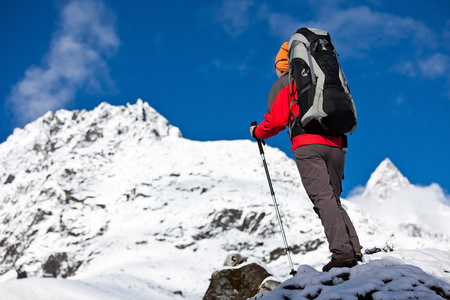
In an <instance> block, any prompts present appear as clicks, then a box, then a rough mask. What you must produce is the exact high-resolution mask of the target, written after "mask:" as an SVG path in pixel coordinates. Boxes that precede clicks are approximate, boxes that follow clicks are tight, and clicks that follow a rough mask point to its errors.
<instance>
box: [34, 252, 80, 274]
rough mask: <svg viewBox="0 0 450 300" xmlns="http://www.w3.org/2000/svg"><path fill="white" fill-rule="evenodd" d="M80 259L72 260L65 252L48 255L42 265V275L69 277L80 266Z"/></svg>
mask: <svg viewBox="0 0 450 300" xmlns="http://www.w3.org/2000/svg"><path fill="white" fill-rule="evenodd" d="M81 264H82V262H81V261H72V260H71V259H70V258H69V256H68V255H67V253H66V252H61V253H55V254H52V255H50V257H49V258H48V259H47V261H46V262H45V263H44V264H43V265H42V270H43V271H44V277H54V278H56V277H59V276H61V277H63V278H66V277H69V276H72V275H74V274H75V272H76V270H77V269H78V268H79V267H80V266H81Z"/></svg>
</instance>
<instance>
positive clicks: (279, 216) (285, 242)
mask: <svg viewBox="0 0 450 300" xmlns="http://www.w3.org/2000/svg"><path fill="white" fill-rule="evenodd" d="M257 124H258V123H256V121H254V122H252V124H251V125H252V126H256V125H257ZM255 140H256V141H257V142H258V147H259V153H260V154H261V159H262V161H263V165H264V169H265V170H266V176H267V181H268V182H269V189H270V194H271V195H272V200H273V205H274V206H275V212H276V214H277V219H278V225H280V229H281V235H282V236H283V242H284V247H285V249H286V254H287V257H288V260H289V265H290V266H291V272H290V273H289V275H292V276H295V274H297V272H296V271H295V270H294V265H293V264H292V259H291V252H290V251H289V246H288V242H287V239H286V234H285V233H284V228H283V222H282V221H281V215H280V210H279V209H278V203H277V199H276V197H275V192H274V191H273V186H272V180H271V179H270V174H269V168H268V167H267V163H266V158H265V156H264V150H263V146H262V141H261V140H260V139H258V138H256V137H255Z"/></svg>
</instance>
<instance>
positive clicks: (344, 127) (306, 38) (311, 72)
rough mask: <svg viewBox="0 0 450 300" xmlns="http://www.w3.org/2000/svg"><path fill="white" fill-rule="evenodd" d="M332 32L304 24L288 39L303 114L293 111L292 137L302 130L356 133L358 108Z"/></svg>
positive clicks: (292, 71) (300, 108) (290, 68)
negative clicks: (331, 36)
mask: <svg viewBox="0 0 450 300" xmlns="http://www.w3.org/2000/svg"><path fill="white" fill-rule="evenodd" d="M337 56H338V54H337V52H336V50H335V48H334V45H333V43H332V42H331V38H330V34H329V33H328V32H326V31H324V30H320V29H314V28H307V27H303V28H300V29H299V30H297V32H296V33H295V34H294V35H293V36H292V38H291V40H290V41H289V52H288V58H289V72H290V74H291V76H293V77H294V80H295V84H296V88H297V104H298V106H299V110H300V115H299V116H296V115H294V114H291V115H292V118H293V120H294V121H292V122H291V124H290V125H289V127H290V136H291V138H292V137H293V136H295V135H298V134H302V133H315V134H324V135H331V136H339V135H343V134H345V133H348V132H351V133H353V131H354V129H355V127H356V108H355V104H354V102H353V98H352V96H351V94H350V89H349V87H348V83H347V79H346V78H345V76H344V72H343V71H342V69H341V65H340V63H339V60H338V58H337Z"/></svg>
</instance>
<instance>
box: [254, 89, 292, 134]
mask: <svg viewBox="0 0 450 300" xmlns="http://www.w3.org/2000/svg"><path fill="white" fill-rule="evenodd" d="M288 121H289V86H285V87H284V88H283V89H282V90H281V91H280V92H279V93H278V94H277V96H276V97H275V100H274V102H273V105H272V107H271V109H270V111H269V112H268V113H266V114H265V115H264V121H262V122H261V124H259V125H258V127H256V130H255V136H256V137H257V138H258V139H261V140H265V139H268V138H270V137H272V136H274V135H277V134H278V133H279V132H280V131H283V130H284V129H286V125H287V124H288Z"/></svg>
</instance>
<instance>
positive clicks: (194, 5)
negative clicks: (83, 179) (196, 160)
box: [0, 0, 450, 196]
mask: <svg viewBox="0 0 450 300" xmlns="http://www.w3.org/2000/svg"><path fill="white" fill-rule="evenodd" d="M317 3H318V2H317V1H313V0H310V1H307V0H305V1H301V0H297V1H292V0H285V1H257V0H241V1H240V0H220V1H138V0H136V1H121V0H104V1H94V0H89V1H81V0H72V1H70V0H67V1H62V0H55V1H50V0H48V1H33V0H10V1H0V47H1V48H0V53H1V55H0V70H1V72H0V101H1V102H2V103H1V105H2V108H1V113H0V120H1V121H0V122H1V126H0V142H3V141H5V140H6V138H7V137H8V136H9V135H10V134H12V132H13V130H14V128H16V127H20V128H21V127H23V126H24V125H25V124H27V123H29V122H30V121H33V120H35V119H36V118H37V117H39V116H41V115H43V114H44V113H46V112H47V111H49V110H51V111H56V110H58V109H61V108H64V109H68V110H74V109H78V110H81V109H87V110H90V109H93V108H94V107H96V106H97V105H98V104H99V103H101V102H103V101H106V102H108V103H110V104H113V105H125V104H126V103H127V102H128V103H135V102H136V100H137V99H138V98H142V99H143V100H144V101H146V102H148V103H149V104H150V105H151V106H152V107H154V108H155V109H156V110H157V111H159V112H160V113H161V114H162V115H163V116H165V117H166V118H167V119H168V120H169V122H170V123H171V124H173V125H175V126H178V127H179V128H180V129H181V131H182V133H183V136H184V137H185V138H188V139H193V140H200V141H208V140H224V139H225V140H233V139H249V138H250V137H249V134H248V128H249V125H250V123H251V122H252V121H254V120H256V121H258V122H261V121H262V118H263V114H264V113H265V112H266V110H267V95H268V92H269V90H270V87H271V85H272V83H273V82H274V81H275V80H276V78H277V77H276V74H275V71H274V68H273V64H274V59H275V55H276V53H277V52H278V50H279V48H280V46H281V44H282V43H283V42H284V41H288V40H289V38H290V36H291V35H292V34H293V33H294V32H295V31H296V30H297V29H298V28H299V27H303V26H309V27H316V28H320V29H324V30H327V31H329V32H330V33H331V37H332V39H333V42H334V44H335V46H336V48H337V50H338V52H339V54H340V60H341V64H342V67H343V69H344V71H345V74H346V76H347V79H348V81H349V85H350V88H351V91H352V95H353V98H354V100H355V103H356V107H357V110H358V127H357V129H356V132H355V133H354V135H353V136H351V137H350V138H349V143H350V152H349V153H348V155H347V164H346V179H345V180H344V183H343V187H344V194H343V195H344V196H345V195H347V194H348V193H349V192H350V191H351V190H352V189H353V188H355V187H357V186H359V185H365V183H366V182H367V180H368V179H369V176H370V174H371V173H372V172H373V171H374V170H375V168H376V167H377V166H378V164H379V163H380V162H381V161H382V160H383V159H385V158H386V157H388V158H390V159H391V160H392V162H393V163H394V164H395V165H396V166H397V167H398V168H399V169H400V171H401V172H402V173H403V174H404V175H405V176H406V177H407V178H408V179H409V180H410V181H411V182H412V183H414V184H419V185H430V184H431V183H438V184H439V185H440V186H441V187H442V188H443V189H444V190H445V191H446V193H447V194H448V193H449V189H450V175H449V173H448V169H449V168H450V158H449V152H450V151H449V146H450V142H449V136H450V134H449V131H448V130H449V128H450V121H449V119H450V117H449V112H450V2H449V1H447V0H430V1H426V2H425V1H418V0H413V1H411V0H398V1H384V0H372V1H328V0H325V1H321V2H320V3H321V5H320V6H319V5H317ZM267 143H268V144H269V145H270V146H274V147H278V148H280V149H281V150H282V151H284V152H286V153H287V154H288V155H289V156H290V157H292V153H291V150H290V148H289V147H290V142H289V140H288V138H287V134H285V133H283V132H282V133H280V134H279V135H278V136H277V137H274V138H272V139H270V140H268V141H267ZM255 155H259V153H258V150H257V149H256V148H255ZM266 159H267V160H268V163H269V168H270V157H266ZM261 171H263V170H261Z"/></svg>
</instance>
